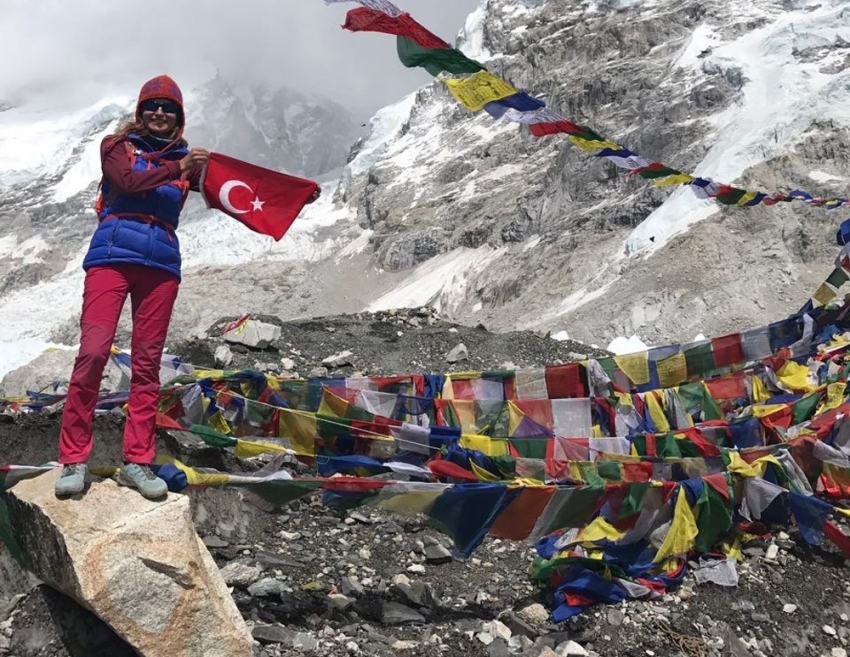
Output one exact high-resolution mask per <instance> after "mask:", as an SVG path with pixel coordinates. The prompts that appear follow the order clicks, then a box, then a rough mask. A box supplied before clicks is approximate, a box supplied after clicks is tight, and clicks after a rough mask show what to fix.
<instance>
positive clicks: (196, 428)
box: [189, 424, 236, 448]
mask: <svg viewBox="0 0 850 657" xmlns="http://www.w3.org/2000/svg"><path fill="white" fill-rule="evenodd" d="M189 432H190V433H193V434H195V435H196V436H198V437H199V438H200V439H201V440H203V441H204V443H205V444H206V445H209V446H210V447H219V448H224V447H236V438H233V437H232V436H225V435H224V434H223V433H219V432H218V431H216V430H215V429H212V428H210V427H205V426H204V425H202V424H193V425H192V426H191V427H189Z"/></svg>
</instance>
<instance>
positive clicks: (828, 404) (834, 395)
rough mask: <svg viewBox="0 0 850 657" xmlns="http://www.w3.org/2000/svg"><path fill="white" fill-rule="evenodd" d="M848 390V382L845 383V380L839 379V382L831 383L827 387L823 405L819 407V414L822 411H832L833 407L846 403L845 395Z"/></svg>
mask: <svg viewBox="0 0 850 657" xmlns="http://www.w3.org/2000/svg"><path fill="white" fill-rule="evenodd" d="M846 391H847V383H845V382H844V381H839V382H838V383H830V384H829V385H828V386H827V387H826V400H825V401H824V402H823V404H822V405H821V407H820V408H818V410H817V414H818V415H820V414H821V413H825V412H826V411H831V410H832V409H834V408H838V407H839V406H841V404H843V403H844V396H845V394H846ZM811 394H817V393H811ZM807 396H808V395H807Z"/></svg>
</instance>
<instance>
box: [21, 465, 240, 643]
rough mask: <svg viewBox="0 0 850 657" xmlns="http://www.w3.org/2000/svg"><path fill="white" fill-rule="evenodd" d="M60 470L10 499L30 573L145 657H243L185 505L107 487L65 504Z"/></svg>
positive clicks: (226, 601) (232, 616) (232, 617)
mask: <svg viewBox="0 0 850 657" xmlns="http://www.w3.org/2000/svg"><path fill="white" fill-rule="evenodd" d="M58 476H59V469H58V468H57V469H56V470H53V471H51V472H49V473H48V474H45V475H42V476H40V477H36V478H35V479H29V480H26V481H22V482H20V483H18V484H17V485H15V486H14V487H13V488H12V489H11V490H10V491H9V492H8V504H9V512H10V516H11V522H12V528H13V530H14V532H15V534H16V537H17V539H18V542H19V544H20V546H21V549H22V551H23V553H24V556H25V561H26V563H27V566H28V568H29V569H30V570H31V571H32V572H33V573H35V575H36V576H38V578H39V579H41V580H42V581H43V582H45V583H47V584H49V585H51V586H52V587H54V588H56V589H57V590H59V591H61V592H62V593H64V594H65V595H67V596H69V597H71V598H73V599H74V600H76V601H77V602H78V603H79V604H81V605H82V606H84V607H86V608H88V609H90V610H91V611H92V612H94V613H95V614H96V615H97V616H98V617H100V618H101V619H102V620H103V621H104V622H105V623H107V624H108V625H109V626H110V627H112V629H113V630H114V631H115V632H116V634H118V636H120V637H121V638H122V639H124V640H125V641H126V642H127V643H128V644H129V645H131V646H132V647H133V648H135V649H136V650H137V651H138V652H139V653H140V654H141V655H145V657H157V656H159V655H162V656H163V657H165V656H168V657H184V656H185V657H190V656H192V657H194V656H195V655H205V656H206V657H242V656H244V657H250V656H251V655H252V639H251V635H250V633H249V632H248V630H247V628H246V626H245V623H244V621H243V620H242V617H241V616H240V615H239V612H238V610H237V609H236V605H235V604H234V603H233V599H232V598H231V597H230V593H229V592H228V590H227V587H226V586H225V584H224V582H223V581H222V579H221V576H220V575H219V572H218V568H217V567H216V565H215V562H214V561H213V560H212V557H210V554H209V552H208V551H207V549H206V547H205V546H204V544H203V543H202V542H201V540H200V539H199V537H198V535H197V534H196V533H195V528H194V526H193V524H192V518H191V514H190V510H189V499H188V498H187V497H185V496H183V495H174V494H169V495H168V498H167V499H166V500H164V501H161V502H152V501H148V500H145V499H144V498H142V497H141V496H140V495H139V494H138V493H137V492H136V491H133V490H130V489H127V488H120V487H119V486H117V485H116V484H115V483H113V482H111V481H103V482H96V483H93V484H91V486H90V487H89V488H88V490H87V491H86V492H85V493H84V494H83V495H79V496H75V497H74V498H73V499H64V500H60V499H57V498H56V496H55V495H54V493H53V486H54V483H55V481H56V479H57V477H58Z"/></svg>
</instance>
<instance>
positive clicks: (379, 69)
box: [0, 0, 478, 112]
mask: <svg viewBox="0 0 850 657" xmlns="http://www.w3.org/2000/svg"><path fill="white" fill-rule="evenodd" d="M398 4H399V6H401V7H402V8H403V9H404V10H405V11H409V12H410V13H411V14H412V15H413V16H414V17H416V18H417V19H418V20H419V21H420V22H421V23H422V24H424V25H425V26H426V27H428V28H429V29H431V31H433V32H435V33H436V34H438V35H440V36H442V37H443V38H445V39H446V40H447V41H449V42H453V40H454V38H455V36H456V35H457V33H458V31H459V30H460V28H461V27H462V26H463V24H464V21H465V18H466V16H467V15H468V14H469V13H470V12H471V11H472V10H473V9H474V8H475V6H476V5H477V4H478V0H398ZM0 5H2V13H3V20H2V22H0V61H2V62H4V66H3V67H2V70H0V101H2V100H12V101H15V102H18V103H20V102H26V101H28V100H31V99H32V98H35V97H39V98H45V99H49V100H50V102H51V104H58V105H60V106H61V105H64V104H65V103H67V104H68V106H71V105H72V104H77V103H86V104H88V103H90V102H94V101H96V100H98V99H99V98H101V97H103V96H105V95H107V94H112V93H115V94H118V93H120V94H134V93H136V91H137V90H138V88H139V86H140V85H141V83H142V82H144V80H146V79H148V78H150V77H153V76H154V75H158V74H160V73H163V72H165V73H168V74H169V75H171V76H172V77H174V78H175V79H176V80H177V81H178V82H179V83H180V84H181V85H182V86H184V87H190V86H193V85H195V84H198V83H200V82H202V81H204V80H205V79H208V78H209V77H211V76H212V75H213V74H214V73H215V71H216V70H218V71H219V72H220V73H221V74H222V76H224V77H225V78H229V79H238V80H242V81H245V82H252V83H253V82H264V83H268V84H271V85H275V86H278V85H279V86H289V87H294V88H297V89H300V90H302V91H305V92H309V93H320V94H324V95H327V96H330V97H331V98H333V99H334V100H336V101H337V102H339V103H341V104H343V105H349V106H351V107H352V108H354V109H357V110H358V111H361V112H371V111H374V110H375V109H377V108H379V107H382V106H384V105H386V104H388V103H391V102H394V101H395V100H397V99H398V98H399V97H401V96H402V95H403V94H405V93H408V92H410V91H412V90H413V89H415V88H417V87H418V86H420V85H422V84H425V83H427V82H428V80H429V79H430V77H429V76H428V75H427V74H425V73H424V72H422V71H420V70H410V69H406V68H404V67H403V66H402V65H401V64H400V63H399V62H398V58H397V56H396V52H395V40H394V39H393V38H392V37H390V36H388V35H384V34H367V33H358V34H352V33H350V32H346V31H343V30H341V29H340V25H341V24H342V23H343V21H344V17H345V12H346V11H347V10H348V9H350V8H353V7H356V6H357V5H355V4H338V5H325V4H324V3H323V2H322V0H243V1H242V2H233V0H193V1H191V2H190V1H189V0H145V1H144V2H127V1H126V0H110V1H108V2H104V1H103V0H73V2H69V1H68V0H39V1H38V2H32V0H0Z"/></svg>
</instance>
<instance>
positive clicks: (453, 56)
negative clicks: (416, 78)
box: [396, 36, 484, 77]
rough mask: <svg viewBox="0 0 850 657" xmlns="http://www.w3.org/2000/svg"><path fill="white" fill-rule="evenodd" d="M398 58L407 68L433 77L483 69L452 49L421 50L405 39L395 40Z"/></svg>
mask: <svg viewBox="0 0 850 657" xmlns="http://www.w3.org/2000/svg"><path fill="white" fill-rule="evenodd" d="M396 47H397V48H398V58H399V59H400V60H401V63H402V64H404V65H405V66H406V67H408V68H413V67H416V66H420V67H422V68H424V69H425V70H426V71H428V72H429V73H430V74H431V75H433V76H434V77H437V76H438V75H440V73H443V72H446V73H451V74H452V75H460V74H463V73H477V72H478V71H483V70H484V67H483V66H482V65H481V64H479V63H478V62H476V61H473V60H471V59H469V58H468V57H467V56H466V55H464V54H463V53H462V52H460V51H459V50H455V49H454V48H423V47H422V46H420V45H419V44H418V43H416V42H415V41H413V40H412V39H408V38H407V37H402V36H400V37H398V38H397V39H396Z"/></svg>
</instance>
